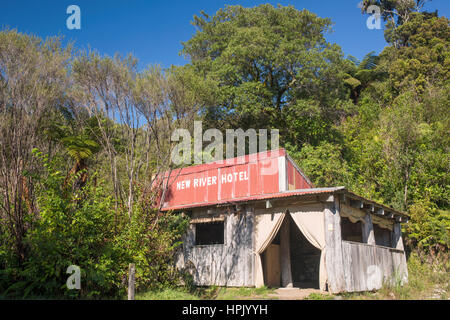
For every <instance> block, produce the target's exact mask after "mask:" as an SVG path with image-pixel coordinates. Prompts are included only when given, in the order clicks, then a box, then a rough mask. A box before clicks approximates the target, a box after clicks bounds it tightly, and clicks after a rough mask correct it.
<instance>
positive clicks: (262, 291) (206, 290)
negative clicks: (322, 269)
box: [135, 286, 275, 300]
mask: <svg viewBox="0 0 450 320" xmlns="http://www.w3.org/2000/svg"><path fill="white" fill-rule="evenodd" d="M274 291H275V289H269V288H267V287H261V288H245V287H239V288H225V287H217V286H211V287H198V288H196V289H193V290H188V289H186V288H185V287H178V288H167V289H164V290H159V291H156V290H154V291H146V292H141V293H137V294H136V297H135V298H136V300H242V299H274V298H273V297H270V296H269V294H271V293H273V292H274Z"/></svg>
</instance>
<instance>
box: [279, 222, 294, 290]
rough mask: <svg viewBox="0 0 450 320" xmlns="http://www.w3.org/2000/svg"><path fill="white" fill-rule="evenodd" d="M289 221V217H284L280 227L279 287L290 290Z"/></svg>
mask: <svg viewBox="0 0 450 320" xmlns="http://www.w3.org/2000/svg"><path fill="white" fill-rule="evenodd" d="M289 221H290V217H289V216H286V218H285V219H284V221H283V224H282V225H281V231H280V232H281V233H280V244H281V248H280V249H281V286H282V287H285V288H292V287H293V284H292V272H291V251H290V247H289V241H290V239H289Z"/></svg>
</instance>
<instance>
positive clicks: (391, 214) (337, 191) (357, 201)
mask: <svg viewBox="0 0 450 320" xmlns="http://www.w3.org/2000/svg"><path fill="white" fill-rule="evenodd" d="M326 194H329V195H335V196H341V197H342V198H341V199H342V200H343V201H344V202H349V203H350V204H351V205H352V206H355V207H356V208H361V209H362V208H365V209H366V210H369V211H370V212H371V213H373V214H377V215H380V216H384V217H386V218H393V219H400V220H401V222H405V221H407V220H408V219H409V216H408V215H407V214H406V213H404V212H401V211H397V210H395V209H393V208H391V207H388V206H385V205H383V204H380V203H377V202H375V201H372V200H369V199H366V198H363V197H361V196H358V195H356V194H354V193H353V192H350V191H348V190H347V189H346V188H345V187H343V186H340V187H330V188H308V189H297V190H289V191H284V192H278V193H273V194H265V195H258V196H250V197H241V198H235V199H232V200H223V201H215V202H209V203H192V204H187V205H180V206H176V207H172V208H170V209H164V208H163V209H162V211H169V210H187V209H192V208H200V207H217V206H223V205H235V204H243V203H250V202H258V201H265V200H277V199H286V198H302V197H304V196H311V195H326Z"/></svg>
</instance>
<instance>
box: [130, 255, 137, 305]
mask: <svg viewBox="0 0 450 320" xmlns="http://www.w3.org/2000/svg"><path fill="white" fill-rule="evenodd" d="M135 272H136V268H135V266H134V263H130V265H129V267H128V300H134V274H135Z"/></svg>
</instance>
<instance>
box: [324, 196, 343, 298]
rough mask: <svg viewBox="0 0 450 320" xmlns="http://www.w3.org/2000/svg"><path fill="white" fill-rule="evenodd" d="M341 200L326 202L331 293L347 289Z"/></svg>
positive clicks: (326, 240) (327, 250) (327, 253)
mask: <svg viewBox="0 0 450 320" xmlns="http://www.w3.org/2000/svg"><path fill="white" fill-rule="evenodd" d="M339 209H340V208H339V200H338V198H337V197H335V198H334V203H333V202H326V203H325V242H326V246H327V247H326V254H325V266H326V268H327V276H328V290H329V291H330V292H331V293H339V292H343V291H345V288H346V282H345V270H344V261H343V257H342V238H341V217H340V214H339ZM348 271H349V270H347V272H348Z"/></svg>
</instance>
